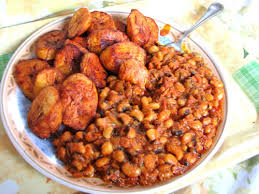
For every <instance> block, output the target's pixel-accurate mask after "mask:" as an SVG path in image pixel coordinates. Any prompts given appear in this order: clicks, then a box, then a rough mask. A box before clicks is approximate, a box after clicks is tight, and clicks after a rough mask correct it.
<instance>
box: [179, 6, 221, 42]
mask: <svg viewBox="0 0 259 194" xmlns="http://www.w3.org/2000/svg"><path fill="white" fill-rule="evenodd" d="M223 9H224V7H223V5H222V4H220V3H212V4H211V5H210V6H209V8H208V9H207V11H206V12H205V13H204V15H203V16H202V17H201V18H200V19H199V21H197V22H196V23H195V24H194V25H193V26H192V27H191V28H190V29H189V30H187V31H185V32H184V34H183V35H182V37H181V40H183V39H184V38H186V37H187V36H188V35H189V34H190V33H191V32H192V31H193V30H195V29H196V28H198V27H199V26H200V25H201V24H203V23H204V22H206V21H207V20H209V19H210V18H212V17H214V16H216V15H218V14H219V13H220V12H222V11H223Z"/></svg>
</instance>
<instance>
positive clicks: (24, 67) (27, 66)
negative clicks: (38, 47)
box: [14, 59, 49, 100]
mask: <svg viewBox="0 0 259 194" xmlns="http://www.w3.org/2000/svg"><path fill="white" fill-rule="evenodd" d="M46 68H49V64H48V63H47V62H46V61H42V60H40V59H29V60H23V61H20V62H19V63H18V64H17V65H16V66H15V72H14V76H15V79H16V82H17V84H18V85H19V86H20V88H21V89H22V91H23V93H24V95H25V96H26V97H27V98H29V99H30V100H32V99H33V98H34V94H33V85H34V77H35V76H36V74H37V73H38V72H39V71H41V70H43V69H46Z"/></svg>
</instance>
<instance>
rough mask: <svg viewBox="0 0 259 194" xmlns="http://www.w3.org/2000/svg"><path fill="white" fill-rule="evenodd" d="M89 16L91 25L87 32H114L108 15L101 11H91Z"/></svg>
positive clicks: (113, 26)
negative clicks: (104, 30)
mask: <svg viewBox="0 0 259 194" xmlns="http://www.w3.org/2000/svg"><path fill="white" fill-rule="evenodd" d="M91 16H92V23H91V26H90V27H89V29H88V31H89V32H92V31H94V30H101V29H111V30H116V27H115V24H114V22H113V19H112V17H111V16H110V15H109V14H107V13H105V12H101V11H93V12H91Z"/></svg>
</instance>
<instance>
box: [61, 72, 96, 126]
mask: <svg viewBox="0 0 259 194" xmlns="http://www.w3.org/2000/svg"><path fill="white" fill-rule="evenodd" d="M60 96H61V102H62V107H63V123H64V124H65V125H67V126H69V127H72V128H73V129H76V130H82V129H85V128H86V127H87V125H88V124H89V123H90V122H91V120H92V119H93V118H94V116H95V114H96V109H97V103H98V94H97V90H96V87H95V85H94V83H93V82H92V81H91V80H90V79H89V78H87V77H86V76H85V75H84V74H82V73H76V74H73V75H71V76H69V77H68V78H67V79H66V80H65V81H64V82H63V84H62V87H61V94H60Z"/></svg>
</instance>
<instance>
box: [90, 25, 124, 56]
mask: <svg viewBox="0 0 259 194" xmlns="http://www.w3.org/2000/svg"><path fill="white" fill-rule="evenodd" d="M124 41H129V38H128V37H127V35H126V34H124V33H123V32H121V31H119V30H111V29H102V30H95V31H93V32H91V33H90V34H89V35H88V36H87V48H88V49H89V50H90V51H91V52H94V53H96V54H100V52H101V51H102V50H103V49H105V48H106V47H108V46H110V45H113V44H115V43H118V42H124Z"/></svg>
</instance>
